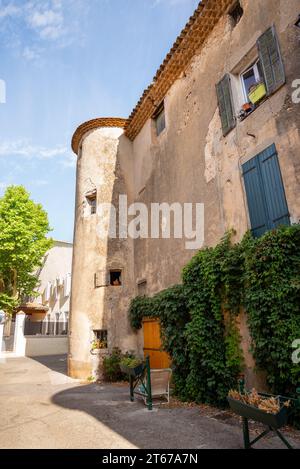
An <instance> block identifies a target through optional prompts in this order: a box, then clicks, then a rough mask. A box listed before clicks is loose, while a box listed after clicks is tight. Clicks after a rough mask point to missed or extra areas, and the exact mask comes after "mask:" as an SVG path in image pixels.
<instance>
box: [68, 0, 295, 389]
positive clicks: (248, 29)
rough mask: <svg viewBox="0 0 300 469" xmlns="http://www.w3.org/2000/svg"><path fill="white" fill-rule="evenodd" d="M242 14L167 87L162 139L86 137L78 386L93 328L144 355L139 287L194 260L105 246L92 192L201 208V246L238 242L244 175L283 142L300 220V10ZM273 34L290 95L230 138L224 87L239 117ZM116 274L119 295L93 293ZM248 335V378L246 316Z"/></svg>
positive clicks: (79, 227) (271, 1) (148, 130)
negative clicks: (224, 82) (89, 199)
mask: <svg viewBox="0 0 300 469" xmlns="http://www.w3.org/2000/svg"><path fill="white" fill-rule="evenodd" d="M225 3H226V4H227V3H230V2H222V5H223V4H224V5H225ZM234 3H235V2H232V4H234ZM287 3H288V8H287ZM203 4H204V6H203V8H204V9H205V7H207V8H211V9H213V8H218V4H219V2H218V1H216V0H207V1H206V2H203ZM240 4H241V7H242V8H243V16H242V18H241V19H240V21H239V22H238V23H237V24H234V22H233V20H232V17H231V16H230V15H229V14H228V11H229V10H228V11H227V10H226V12H225V13H224V14H223V15H222V17H221V18H220V19H219V20H218V22H217V23H216V25H215V26H214V28H213V30H212V31H211V32H210V33H209V34H208V36H207V38H206V40H205V43H204V44H203V45H202V47H201V48H200V49H199V50H197V51H196V52H195V54H194V57H193V59H192V61H191V62H190V63H189V64H188V66H187V67H185V69H184V71H183V72H182V74H181V76H180V78H178V79H177V80H176V81H175V82H174V83H173V84H172V86H170V88H169V89H168V91H167V93H166V95H165V99H164V107H165V115H166V129H165V130H164V131H163V132H162V133H161V134H160V135H159V136H157V133H156V129H155V124H154V121H153V119H151V118H150V119H148V120H147V122H146V123H145V124H144V126H143V127H142V129H141V130H140V131H139V132H138V134H137V135H136V136H135V137H134V139H133V140H130V138H128V135H130V134H131V132H130V123H129V124H127V125H126V126H125V133H123V130H121V129H120V128H119V129H118V130H117V129H109V130H108V129H105V128H99V126H97V125H96V127H95V128H94V129H91V130H89V132H88V133H86V134H84V135H83V136H82V138H81V143H80V145H79V148H78V167H77V196H76V222H75V239H74V261H73V285H72V299H71V337H70V360H69V363H70V374H71V375H72V376H77V377H83V376H88V375H89V373H90V370H91V360H90V350H89V347H90V341H91V340H92V334H93V330H95V329H107V330H108V346H109V348H112V347H113V346H119V347H120V348H122V349H123V350H128V349H135V350H139V351H141V350H142V342H143V338H142V334H138V335H136V334H134V333H133V332H132V331H131V329H130V326H129V324H128V319H127V309H128V304H129V301H130V299H131V298H132V297H134V296H136V295H137V294H138V292H139V287H138V284H139V282H141V281H142V280H145V281H146V282H147V283H146V284H145V282H144V283H143V285H144V288H146V292H147V294H153V293H156V292H158V291H159V290H161V289H163V288H166V287H168V286H170V285H172V284H175V283H178V282H180V276H181V270H182V267H183V266H184V265H185V264H186V262H188V261H189V259H190V258H191V257H192V256H193V255H194V253H195V251H191V250H187V249H186V248H185V240H184V239H169V240H167V239H151V238H148V239H136V240H132V239H130V238H128V239H127V240H118V239H105V240H104V241H103V240H101V239H100V238H99V236H97V234H96V225H97V217H98V216H99V215H98V216H97V215H95V216H91V215H90V214H88V211H87V212H86V211H85V204H86V194H87V193H89V191H92V190H94V189H96V190H97V203H98V204H100V203H101V202H111V201H113V202H116V205H117V201H118V196H119V194H127V196H128V203H132V202H142V203H144V204H146V205H147V206H148V207H149V206H150V204H151V203H152V202H159V203H162V202H168V203H170V204H171V203H173V202H179V203H182V204H183V203H187V202H190V203H199V202H201V203H204V205H205V246H214V245H215V244H217V243H218V242H219V240H220V238H221V237H222V236H223V234H224V232H225V231H226V230H227V229H230V228H234V229H235V231H236V240H240V239H241V238H242V236H243V235H244V233H245V232H246V231H247V230H248V229H249V228H250V227H251V225H250V220H249V210H248V202H247V195H246V192H245V187H244V182H243V176H242V165H243V164H244V163H245V162H246V161H248V160H250V159H251V158H253V157H254V156H256V155H257V154H259V153H260V152H262V151H263V150H265V149H266V148H268V147H269V146H270V145H272V144H275V145H276V150H277V154H278V160H279V166H280V170H281V174H282V179H283V185H284V188H285V195H286V200H287V205H288V209H289V214H290V219H291V222H297V221H299V219H300V154H299V152H300V134H299V129H300V104H297V103H296V102H293V101H292V93H293V92H294V91H295V90H294V88H293V86H294V82H295V80H297V79H300V47H299V45H300V30H299V28H297V27H296V26H295V23H296V21H297V18H298V15H299V14H300V1H299V0H288V2H287V1H286V0H241V1H240ZM231 6H232V5H231ZM272 25H275V28H276V32H277V37H278V41H279V45H280V50H281V55H282V59H283V63H284V67H285V78H286V81H285V85H283V86H281V87H280V89H278V90H277V91H276V92H275V93H273V94H272V95H270V96H269V97H268V98H267V99H266V100H265V101H264V102H263V103H262V104H261V105H260V106H259V107H258V108H257V109H256V110H255V111H254V112H252V113H251V114H250V115H248V117H247V118H246V119H245V120H243V121H241V122H240V121H239V120H237V123H236V126H235V127H234V128H233V129H232V130H231V131H230V132H229V133H228V134H227V135H226V136H225V137H224V136H223V132H222V125H221V119H220V114H219V107H218V100H217V93H216V84H217V83H218V82H220V80H221V79H222V77H223V76H224V74H226V73H229V74H230V75H231V83H232V88H233V90H232V92H233V103H234V108H235V114H237V113H238V111H239V110H240V108H241V99H242V98H241V90H240V74H241V73H242V72H243V71H244V70H246V69H247V67H248V66H250V65H251V64H252V63H253V62H254V61H255V60H256V58H257V54H258V52H257V46H256V42H257V39H258V38H259V37H260V36H261V35H262V34H263V33H264V32H265V31H266V30H267V29H268V28H270V27H271V26H272ZM158 104H160V103H158ZM136 112H137V113H138V112H139V110H137V111H136ZM128 126H129V128H128ZM120 127H122V126H121V125H120ZM110 268H111V269H122V286H120V287H117V288H115V287H112V286H104V287H100V288H95V285H94V275H95V273H96V272H97V271H99V270H105V269H110ZM145 285H146V287H145ZM241 331H242V335H243V349H244V352H245V356H246V364H247V367H248V371H249V373H248V376H249V379H250V378H251V370H252V368H253V362H252V358H251V356H250V354H249V352H248V348H249V347H248V346H249V334H248V332H247V327H246V322H245V318H241ZM251 381H252V379H251Z"/></svg>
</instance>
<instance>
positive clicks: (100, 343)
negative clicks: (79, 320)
mask: <svg viewBox="0 0 300 469" xmlns="http://www.w3.org/2000/svg"><path fill="white" fill-rule="evenodd" d="M93 332H94V341H93V348H94V349H104V348H107V330H104V329H95V330H94V331H93Z"/></svg>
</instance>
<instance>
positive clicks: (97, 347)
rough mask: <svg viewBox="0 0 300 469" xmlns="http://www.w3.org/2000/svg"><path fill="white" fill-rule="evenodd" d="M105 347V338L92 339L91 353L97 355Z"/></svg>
mask: <svg viewBox="0 0 300 469" xmlns="http://www.w3.org/2000/svg"><path fill="white" fill-rule="evenodd" d="M105 349H107V342H106V341H105V340H93V342H92V346H91V354H92V355H97V353H100V351H101V350H105Z"/></svg>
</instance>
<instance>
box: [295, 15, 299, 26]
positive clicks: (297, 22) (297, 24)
mask: <svg viewBox="0 0 300 469" xmlns="http://www.w3.org/2000/svg"><path fill="white" fill-rule="evenodd" d="M295 26H297V28H300V15H299V16H298V20H297V21H296V23H295Z"/></svg>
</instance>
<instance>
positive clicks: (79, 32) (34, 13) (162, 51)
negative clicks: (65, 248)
mask: <svg viewBox="0 0 300 469" xmlns="http://www.w3.org/2000/svg"><path fill="white" fill-rule="evenodd" d="M198 3H199V2H198V0H0V80H4V81H5V84H6V103H5V104H3V103H0V195H2V194H3V192H4V190H5V187H6V186H7V185H9V184H23V185H24V186H25V187H26V188H27V189H28V190H29V191H30V193H31V195H32V197H33V198H34V200H36V201H37V202H40V203H42V204H43V206H44V207H45V209H46V210H47V212H48V214H49V220H50V224H51V226H52V228H53V232H52V236H53V237H54V238H55V239H60V240H65V241H72V237H73V217H74V197H75V155H73V154H72V151H71V148H70V141H71V137H72V134H73V132H74V131H75V129H76V127H77V126H78V125H79V124H81V123H82V122H85V121H86V120H89V119H92V118H95V117H105V116H119V117H128V115H129V114H130V112H131V111H132V109H133V108H134V106H135V104H136V103H137V101H138V99H139V97H140V95H141V94H142V92H143V90H144V88H146V87H147V86H148V85H149V83H150V82H151V80H152V77H153V76H154V74H155V72H156V70H157V68H158V67H159V65H160V64H161V62H162V61H163V59H164V57H165V55H166V53H167V52H168V50H169V49H170V47H171V46H172V44H173V42H174V41H175V39H176V37H177V35H178V34H179V33H180V31H181V29H182V28H183V27H184V25H185V23H186V22H187V20H188V18H189V16H190V15H191V14H192V13H193V11H194V10H195V8H196V7H197V5H198ZM0 101H1V97H0Z"/></svg>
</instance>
